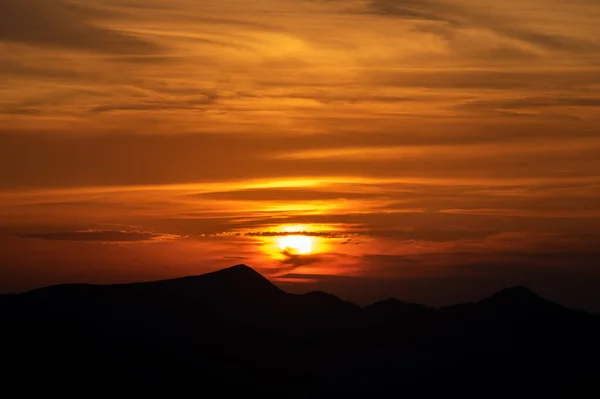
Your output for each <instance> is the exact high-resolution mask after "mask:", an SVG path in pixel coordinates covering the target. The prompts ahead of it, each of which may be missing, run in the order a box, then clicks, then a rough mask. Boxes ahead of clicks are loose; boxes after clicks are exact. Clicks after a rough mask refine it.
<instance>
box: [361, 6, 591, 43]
mask: <svg viewBox="0 0 600 399" xmlns="http://www.w3.org/2000/svg"><path fill="white" fill-rule="evenodd" d="M511 6H512V7H511ZM519 6H521V3H520V2H519V3H516V2H510V1H509V2H506V7H505V8H504V9H502V8H498V7H487V8H486V7H483V8H482V7H481V6H479V5H478V4H473V3H471V2H469V1H464V0H463V1H459V0H454V1H448V0H369V1H367V12H369V13H373V14H377V15H384V16H391V17H397V18H402V19H409V20H417V21H422V22H427V23H431V22H433V23H436V24H435V25H433V26H432V25H431V24H426V25H424V26H418V27H417V28H422V29H423V30H425V31H429V32H433V33H437V34H438V35H441V36H443V37H444V38H446V39H448V40H451V41H452V42H453V44H455V45H458V44H460V43H462V41H461V40H460V39H461V38H460V36H461V35H465V34H466V35H477V34H480V33H478V32H473V30H479V31H489V32H492V33H494V34H495V35H496V36H497V38H498V39H501V40H502V39H509V40H513V41H515V42H517V43H512V44H511V43H509V42H505V43H503V46H504V47H511V46H512V47H517V46H518V44H519V42H521V43H524V44H528V45H532V46H534V48H536V47H537V48H539V49H547V50H554V51H573V52H574V51H581V50H597V49H598V43H597V42H595V41H593V40H589V39H586V38H582V37H575V36H571V35H569V34H566V33H564V32H560V33H559V32H552V33H551V32H547V31H544V30H538V29H539V28H538V29H536V28H533V27H528V26H527V25H525V24H524V23H523V22H521V21H522V20H526V18H527V17H529V16H531V15H532V14H531V13H527V12H522V7H519ZM536 6H537V7H536V8H537V10H535V11H536V12H537V15H538V16H539V15H541V16H545V15H546V13H547V12H548V8H546V9H544V8H543V6H541V2H537V4H536ZM584 7H585V5H582V7H581V8H579V9H576V11H579V12H585V10H586V8H584ZM507 10H508V11H507ZM569 10H570V9H569ZM529 26H531V24H530V25H529ZM489 45H490V44H488V46H489ZM492 46H493V44H492ZM521 49H522V50H525V49H524V48H522V47H521ZM532 50H534V49H532ZM523 53H525V52H523ZM514 54H518V53H514ZM504 55H506V53H504Z"/></svg>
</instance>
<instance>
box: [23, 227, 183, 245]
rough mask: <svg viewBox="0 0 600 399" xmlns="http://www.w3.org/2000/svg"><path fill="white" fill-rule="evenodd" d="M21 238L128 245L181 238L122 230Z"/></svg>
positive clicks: (73, 232) (75, 232) (72, 232)
mask: <svg viewBox="0 0 600 399" xmlns="http://www.w3.org/2000/svg"><path fill="white" fill-rule="evenodd" d="M19 237H21V238H30V239H38V240H57V241H83V242H101V243H126V242H148V241H156V242H158V241H169V240H176V239H179V238H180V237H179V236H177V235H173V234H158V233H151V232H147V231H120V230H80V231H70V232H56V233H39V234H22V235H20V236H19Z"/></svg>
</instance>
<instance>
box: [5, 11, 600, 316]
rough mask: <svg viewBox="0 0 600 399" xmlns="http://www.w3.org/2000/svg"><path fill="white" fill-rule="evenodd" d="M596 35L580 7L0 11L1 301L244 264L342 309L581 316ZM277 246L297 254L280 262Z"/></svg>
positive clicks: (588, 272) (591, 275)
mask: <svg viewBox="0 0 600 399" xmlns="http://www.w3.org/2000/svg"><path fill="white" fill-rule="evenodd" d="M598 21H600V3H598V2H597V1H596V0H573V1H568V2H567V1H564V0H505V1H502V2H491V1H481V0H252V1H250V0H219V1H209V0H194V1H192V0H94V1H91V0H72V1H67V0H28V1H24V0H2V1H1V2H0V265H1V267H0V291H20V290H25V289H30V288H33V287H38V286H40V285H45V284H51V283H62V282H74V281H78V282H79V281H86V282H119V281H134V280H147V279H154V278H165V277H175V276H182V275H190V274H200V273H204V272H207V271H211V270H214V269H217V268H220V267H225V266H229V265H232V264H236V263H247V264H249V265H251V266H253V267H255V268H256V269H258V270H259V271H261V272H263V273H265V274H266V275H268V276H270V277H272V278H273V279H275V280H277V281H278V282H279V283H280V284H281V285H282V286H284V287H285V288H286V289H290V290H292V291H302V290H308V289H315V288H318V289H325V290H328V291H331V292H333V293H338V294H340V295H342V296H344V297H346V298H349V299H353V300H358V301H369V300H373V299H376V298H379V297H384V296H391V295H395V296H398V297H401V298H402V299H407V300H415V301H421V302H427V303H432V304H441V303H448V302H456V301H458V300H470V299H477V298H478V296H479V295H481V294H488V293H489V291H490V290H492V289H497V288H502V287H504V286H506V285H513V284H526V285H529V286H530V287H532V288H534V289H537V290H538V291H539V292H540V293H542V294H545V295H546V296H549V297H551V298H557V299H559V300H562V301H564V302H567V303H569V304H572V305H574V306H582V307H589V308H592V307H595V309H600V298H598V295H597V292H598V291H600V268H599V267H598V266H596V265H597V264H600V246H599V244H600V233H599V232H598V229H599V228H600V201H599V200H598V198H599V197H600V156H598V154H600V133H599V129H598V126H600V112H599V107H600V83H599V82H600V25H599V24H598ZM286 226H287V228H288V231H286V229H285V228H286ZM298 226H300V227H298ZM290 228H291V229H292V230H290ZM293 229H296V230H293ZM294 231H300V232H304V233H305V234H308V236H309V237H310V239H311V241H312V242H313V244H314V248H313V251H312V253H310V254H293V253H288V252H286V251H283V252H282V251H281V248H280V247H279V246H278V245H279V244H278V240H280V239H281V237H282V236H285V235H290V233H293V232H294Z"/></svg>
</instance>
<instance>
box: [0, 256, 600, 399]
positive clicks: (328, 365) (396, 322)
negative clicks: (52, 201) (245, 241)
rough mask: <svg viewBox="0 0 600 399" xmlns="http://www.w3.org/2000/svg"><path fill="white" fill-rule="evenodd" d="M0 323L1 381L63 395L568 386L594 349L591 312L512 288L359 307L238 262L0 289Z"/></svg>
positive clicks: (356, 393)
mask: <svg viewBox="0 0 600 399" xmlns="http://www.w3.org/2000/svg"><path fill="white" fill-rule="evenodd" d="M0 325H1V326H2V328H1V329H0V342H2V343H9V344H6V345H2V346H0V352H1V354H2V359H3V362H4V363H5V364H10V365H11V367H10V368H9V371H8V372H7V373H6V375H5V378H4V380H5V381H7V384H8V385H10V384H12V383H14V384H16V386H15V387H18V388H19V389H20V390H21V391H23V390H27V389H29V388H31V389H36V388H37V387H44V389H45V390H46V391H49V392H54V393H55V392H60V393H64V392H65V391H67V392H68V393H70V394H73V395H79V394H80V390H79V389H78V388H77V387H78V386H79V385H80V384H83V385H84V386H93V387H95V388H94V389H97V390H106V391H107V393H111V392H115V391H119V392H123V390H125V391H127V392H128V393H132V394H136V395H139V394H140V393H144V394H154V393H156V392H161V393H164V394H175V393H179V394H186V393H197V392H198V390H199V389H202V390H203V391H205V390H207V389H208V390H216V391H218V392H220V393H221V395H222V396H223V397H233V396H234V395H241V394H256V395H259V396H260V397H263V398H280V397H291V398H298V399H304V398H307V399H308V398H315V397H345V398H363V397H365V396H368V395H373V394H375V395H376V396H383V395H387V396H389V395H390V393H396V394H400V393H404V394H406V393H411V394H413V393H414V394H419V395H421V394H423V393H426V394H436V395H437V394H442V393H443V394H445V393H447V392H450V391H456V392H461V394H463V396H465V394H466V393H468V392H469V391H472V393H474V394H477V395H479V396H480V395H481V392H485V391H482V389H483V390H485V389H488V387H490V386H494V387H500V388H502V387H506V389H509V390H511V391H514V390H515V389H519V390H521V389H522V386H525V388H530V389H532V391H534V392H536V394H538V393H540V392H542V393H547V394H549V395H550V394H555V393H556V392H560V390H561V389H565V390H566V391H565V392H566V393H569V394H572V393H573V392H576V391H577V389H579V388H581V389H582V392H584V393H585V392H594V391H593V390H594V389H596V387H597V385H596V376H597V371H598V370H596V369H593V368H592V369H590V368H586V367H584V365H586V364H595V363H594V361H595V360H596V359H597V358H598V357H600V343H599V342H598V339H597V337H598V336H600V319H599V318H598V317H596V316H592V315H591V314H588V313H581V312H579V311H575V310H571V309H568V308H565V307H563V306H561V305H558V304H555V303H553V302H551V301H547V300H546V299H543V298H541V297H539V296H538V295H537V294H534V293H532V292H531V291H529V290H528V289H525V288H523V287H512V288H508V289H506V290H502V291H499V292H497V293H495V294H493V295H491V296H489V297H487V298H485V299H483V300H481V301H479V302H472V303H466V304H458V305H455V306H452V307H441V308H437V309H435V308H430V307H427V306H423V305H418V304H410V303H405V302H403V301H400V300H398V299H387V300H383V301H379V302H376V303H374V304H371V305H369V306H365V307H359V306H358V305H356V304H352V303H350V302H346V301H344V300H342V299H340V298H338V297H336V296H334V295H330V294H327V293H325V292H319V291H316V292H309V293H305V294H290V293H287V292H285V291H283V290H281V289H280V288H278V287H277V286H275V285H274V284H273V283H272V282H270V281H269V280H268V279H266V278H265V277H263V276H262V275H261V274H260V273H258V272H256V271H255V270H253V269H252V268H250V267H249V266H246V265H236V266H233V267H231V268H227V269H223V270H218V271H215V272H211V273H206V274H204V275H200V276H188V277H182V278H176V279H170V280H157V281H151V282H143V283H127V284H113V285H110V284H109V285H86V284H73V285H58V286H51V287H45V288H42V289H38V290H33V291H29V292H25V293H21V294H17V295H10V296H5V297H3V296H0ZM64 376H69V381H77V384H72V383H68V382H65V379H64ZM465 376H469V383H468V384H466V385H465V384H464V383H463V381H464V380H465ZM32 380H35V381H36V384H31V381H32ZM432 382H435V383H432ZM200 387H201V388H200ZM500 388H498V389H500ZM495 389H496V388H495ZM519 392H521V391H519Z"/></svg>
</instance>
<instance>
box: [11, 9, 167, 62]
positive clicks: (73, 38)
mask: <svg viewBox="0 0 600 399" xmlns="http://www.w3.org/2000/svg"><path fill="white" fill-rule="evenodd" d="M107 16H112V14H111V13H108V12H107V11H103V10H101V9H98V8H94V7H91V6H79V5H78V6H75V5H73V4H72V3H69V2H67V1H64V0H2V1H1V2H0V41H2V40H4V41H10V42H17V43H23V44H28V45H35V46H52V47H62V48H68V49H75V50H85V51H94V52H100V53H107V54H147V53H155V52H157V51H158V46H156V45H155V44H152V43H150V42H147V41H144V40H142V39H139V38H137V37H136V36H133V35H130V34H127V33H123V32H120V31H116V30H112V29H108V28H103V27H100V26H98V25H95V24H94V23H93V21H94V20H96V19H100V18H106V17H107Z"/></svg>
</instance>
